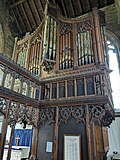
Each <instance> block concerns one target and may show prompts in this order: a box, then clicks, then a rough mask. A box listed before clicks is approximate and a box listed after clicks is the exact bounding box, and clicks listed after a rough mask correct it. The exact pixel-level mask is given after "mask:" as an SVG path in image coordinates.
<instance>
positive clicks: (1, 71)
mask: <svg viewBox="0 0 120 160" xmlns="http://www.w3.org/2000/svg"><path fill="white" fill-rule="evenodd" d="M110 72H111V70H110V69H109V63H108V54H107V47H106V20H105V14H104V12H103V11H101V10H99V9H98V8H97V7H96V6H94V7H93V8H92V10H91V11H90V12H88V13H86V14H84V15H82V16H76V17H74V18H67V17H66V16H63V14H62V12H61V9H60V8H59V6H58V5H57V4H56V3H55V1H53V2H49V1H47V2H46V3H45V7H44V12H43V18H42V20H41V23H40V24H39V26H38V27H37V28H36V29H35V30H34V31H32V32H27V33H26V34H25V36H23V37H22V38H21V37H17V38H15V42H14V48H13V53H12V57H11V59H10V58H7V57H6V56H5V55H4V54H2V53H1V54H0V116H2V117H3V121H2V128H1V137H0V160H2V159H3V155H4V146H5V140H6V135H7V128H8V126H10V128H11V133H10V140H9V144H8V152H7V160H10V157H11V156H12V145H13V137H14V136H13V135H14V130H15V126H16V124H17V123H22V124H23V125H24V126H23V127H24V128H26V125H28V124H29V125H31V126H32V130H33V136H32V146H31V151H30V155H29V159H30V160H49V159H53V160H104V159H105V157H106V154H107V152H108V150H109V142H108V133H107V127H109V125H110V124H111V123H112V120H113V119H114V109H113V101H112V95H111V92H112V90H111V84H110V79H109V74H110ZM17 139H18V141H20V140H19V139H20V138H19V137H17ZM18 141H17V144H18Z"/></svg>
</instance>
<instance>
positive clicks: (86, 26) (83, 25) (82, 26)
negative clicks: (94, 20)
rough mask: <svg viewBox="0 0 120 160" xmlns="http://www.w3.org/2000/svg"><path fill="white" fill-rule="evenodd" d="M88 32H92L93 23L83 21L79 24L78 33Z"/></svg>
mask: <svg viewBox="0 0 120 160" xmlns="http://www.w3.org/2000/svg"><path fill="white" fill-rule="evenodd" d="M88 30H92V26H91V21H90V20H88V21H83V22H80V23H78V24H77V31H78V32H85V31H88Z"/></svg>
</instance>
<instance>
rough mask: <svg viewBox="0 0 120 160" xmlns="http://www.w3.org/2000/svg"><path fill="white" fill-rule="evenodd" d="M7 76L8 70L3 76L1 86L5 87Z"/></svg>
mask: <svg viewBox="0 0 120 160" xmlns="http://www.w3.org/2000/svg"><path fill="white" fill-rule="evenodd" d="M6 76H7V71H6V70H4V73H3V77H2V82H1V86H2V87H4V85H5V79H6Z"/></svg>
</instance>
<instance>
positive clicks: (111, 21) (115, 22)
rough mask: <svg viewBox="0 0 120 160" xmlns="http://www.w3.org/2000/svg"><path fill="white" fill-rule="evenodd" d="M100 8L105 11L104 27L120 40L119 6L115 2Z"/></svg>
mask: <svg viewBox="0 0 120 160" xmlns="http://www.w3.org/2000/svg"><path fill="white" fill-rule="evenodd" d="M118 1H119V0H118ZM102 10H103V11H104V12H105V17H106V29H107V30H109V31H111V32H112V33H114V34H115V35H116V36H117V37H118V38H119V40H120V23H119V19H120V17H119V12H120V11H119V10H120V6H118V4H117V3H115V4H113V5H110V6H107V7H105V8H103V9H102Z"/></svg>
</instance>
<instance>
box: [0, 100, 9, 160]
mask: <svg viewBox="0 0 120 160" xmlns="http://www.w3.org/2000/svg"><path fill="white" fill-rule="evenodd" d="M10 105H11V100H8V103H7V109H6V114H5V118H4V121H3V124H2V132H1V133H2V136H1V144H0V160H2V159H3V153H4V145H5V140H6V134H7V127H8V119H9V108H10Z"/></svg>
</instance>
